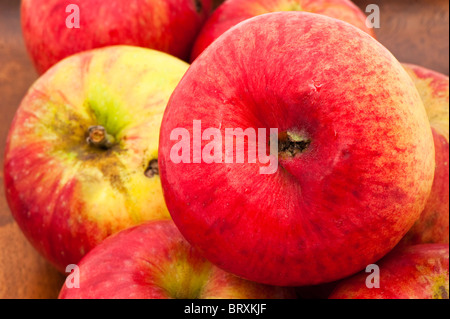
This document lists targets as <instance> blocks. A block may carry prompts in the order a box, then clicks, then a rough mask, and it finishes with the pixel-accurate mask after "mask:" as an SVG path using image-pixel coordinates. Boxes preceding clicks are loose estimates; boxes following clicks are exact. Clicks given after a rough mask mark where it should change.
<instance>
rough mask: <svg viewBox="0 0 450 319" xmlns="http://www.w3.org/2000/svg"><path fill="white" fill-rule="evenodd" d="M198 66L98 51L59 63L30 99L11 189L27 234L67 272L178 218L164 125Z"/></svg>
mask: <svg viewBox="0 0 450 319" xmlns="http://www.w3.org/2000/svg"><path fill="white" fill-rule="evenodd" d="M188 67H189V65H188V64H187V63H185V62H183V61H181V60H179V59H177V58H175V57H172V56H170V55H168V54H165V53H162V52H159V51H154V50H151V49H145V48H139V47H131V46H111V47H106V48H101V49H94V50H91V51H85V52H83V53H79V54H76V55H73V56H71V57H69V58H67V59H64V60H62V61H61V62H59V63H57V64H56V65H55V66H53V67H52V68H50V69H49V70H48V71H47V72H46V73H45V74H44V75H42V76H41V77H40V78H39V79H38V80H37V81H36V82H35V83H34V84H33V85H32V87H31V88H30V89H29V91H28V92H27V94H26V96H25V97H24V98H23V100H22V102H21V104H20V106H19V108H18V110H17V113H16V114H15V117H14V120H13V123H12V124H11V127H10V131H9V135H8V139H7V145H6V150H5V157H4V183H5V193H6V197H7V201H8V204H9V207H10V209H11V212H12V214H13V216H14V218H15V220H16V221H17V223H18V225H19V226H20V228H21V229H22V231H23V232H24V234H25V235H26V237H27V238H28V239H29V240H30V242H31V243H32V244H33V245H34V247H35V248H36V249H37V250H38V251H40V252H41V253H42V254H43V255H44V256H45V257H46V258H47V259H48V260H49V261H50V262H51V263H52V264H53V265H55V267H57V269H59V270H60V271H62V272H64V271H65V267H66V266H67V265H68V264H73V263H77V262H78V261H79V260H80V259H81V257H82V256H84V255H85V254H86V253H87V252H88V251H89V250H91V249H92V248H93V247H94V246H96V245H97V244H99V243H100V242H101V241H102V240H103V239H104V238H106V237H107V236H109V235H111V234H113V233H115V232H117V231H119V230H121V229H123V228H126V227H129V226H132V225H135V224H138V223H141V222H143V221H146V220H159V219H168V218H170V215H169V213H168V211H167V207H166V205H165V203H164V198H163V194H162V189H161V182H160V178H159V172H158V163H157V161H158V157H157V156H158V142H159V128H160V124H161V119H162V115H163V111H164V109H165V107H166V104H167V101H168V99H169V97H170V95H171V93H172V92H173V89H174V88H175V86H176V85H177V84H178V82H179V80H180V79H181V77H182V76H183V74H184V73H185V71H186V70H187V68H188Z"/></svg>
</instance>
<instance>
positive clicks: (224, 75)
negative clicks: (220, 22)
mask: <svg viewBox="0 0 450 319" xmlns="http://www.w3.org/2000/svg"><path fill="white" fill-rule="evenodd" d="M336 48H339V50H336ZM194 120H201V121H202V127H203V128H218V129H220V132H221V134H222V136H225V128H232V129H236V128H241V129H246V128H255V129H256V128H266V129H269V128H277V129H278V134H279V136H281V135H282V133H289V132H291V133H296V132H302V133H301V134H303V135H304V136H305V137H306V138H307V139H309V141H310V145H309V147H308V148H307V149H306V150H304V151H303V152H302V153H300V154H297V155H296V156H283V154H281V155H282V156H279V158H278V164H279V166H278V170H277V172H276V173H275V174H272V175H262V174H260V167H263V166H267V165H266V164H262V163H260V162H257V163H256V164H250V163H241V164H239V163H235V162H234V163H229V164H227V163H224V162H223V161H222V163H212V164H207V163H205V162H204V161H202V162H201V163H190V164H188V163H179V164H175V163H174V162H173V161H172V160H171V158H170V156H169V154H170V152H171V149H172V147H173V146H174V145H175V144H176V143H178V141H173V140H170V134H171V132H172V131H173V130H174V129H175V128H185V129H187V131H188V132H189V133H190V136H191V137H190V138H191V141H190V145H193V141H192V136H193V121H194ZM267 131H268V130H267ZM207 143H210V142H209V141H202V144H201V146H202V147H204V146H205V144H207ZM191 153H192V150H191ZM244 153H245V154H244V156H245V158H247V155H248V154H247V148H246V149H245V150H244ZM434 153H435V150H434V144H433V137H432V133H431V128H430V124H429V122H428V118H427V114H426V112H425V108H424V106H423V103H422V101H421V99H420V96H419V94H418V92H417V90H416V88H415V86H414V83H413V82H412V80H411V78H410V77H409V76H408V74H407V73H406V71H405V70H404V69H403V67H402V66H401V64H400V63H399V62H398V61H397V60H396V59H395V58H394V57H393V56H392V54H391V53H390V52H389V51H388V50H387V49H386V48H384V47H383V46H382V45H381V44H380V43H379V42H377V41H376V40H374V39H373V38H372V37H371V36H369V35H368V34H367V33H365V32H363V31H360V30H359V29H357V28H355V27H353V26H351V25H349V24H347V23H345V22H342V21H339V20H337V19H332V18H329V17H325V16H323V15H318V14H312V13H305V12H277V13H269V14H265V15H262V16H258V17H255V18H252V19H249V20H246V21H244V22H242V23H241V24H240V25H239V26H236V27H235V28H233V29H231V30H229V31H227V32H226V33H225V34H224V35H223V36H221V37H220V39H217V41H215V42H214V43H213V44H211V46H210V47H208V48H207V49H206V50H205V52H204V53H203V54H202V55H201V56H200V57H199V58H198V59H197V60H196V61H195V62H194V63H193V64H192V65H191V67H190V68H189V70H188V71H187V72H186V74H185V76H184V77H183V79H182V80H181V81H180V83H179V84H178V86H177V88H176V89H175V91H174V93H173V94H172V96H171V98H170V100H169V103H168V107H167V108H166V110H165V113H164V118H163V123H162V125H161V133H160V148H159V159H160V161H159V168H160V174H161V182H162V186H163V192H164V197H165V199H166V204H167V206H168V209H169V212H170V214H171V216H172V218H173V220H174V222H175V224H176V225H177V226H178V228H179V229H180V231H181V233H182V234H183V235H184V236H185V238H186V239H187V240H188V241H189V242H190V243H191V244H192V245H193V246H194V247H196V248H197V249H199V250H200V251H201V252H202V254H204V256H205V257H206V258H207V259H208V260H210V261H211V262H213V263H214V264H216V265H217V266H218V267H220V268H222V269H224V270H225V271H228V272H231V273H233V274H235V275H238V276H240V277H243V278H246V279H248V280H252V281H256V282H261V283H265V284H272V285H279V286H304V285H316V284H320V283H325V282H331V281H334V280H338V279H341V278H344V277H346V276H349V275H351V274H354V273H356V272H358V271H360V270H361V269H364V268H365V267H366V266H367V265H368V264H370V263H372V262H374V261H376V260H378V259H380V258H381V257H382V256H384V255H385V254H386V253H388V252H389V251H390V250H391V249H392V248H393V247H394V246H395V245H396V244H397V243H398V242H399V241H400V240H401V238H402V237H403V236H404V235H405V234H406V233H407V231H408V230H409V229H410V228H411V227H412V225H413V224H414V222H415V221H416V220H417V219H418V218H419V215H420V213H421V212H422V211H423V208H424V206H425V203H426V200H427V198H428V196H429V194H430V191H431V185H432V182H433V175H434V168H435V165H434ZM222 156H223V154H222ZM191 157H192V156H191ZM222 160H223V157H222ZM218 247H220V249H218Z"/></svg>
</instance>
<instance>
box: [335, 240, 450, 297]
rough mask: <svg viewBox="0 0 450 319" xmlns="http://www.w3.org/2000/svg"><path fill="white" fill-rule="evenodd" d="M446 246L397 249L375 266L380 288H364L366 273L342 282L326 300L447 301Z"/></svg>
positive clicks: (425, 245)
mask: <svg viewBox="0 0 450 319" xmlns="http://www.w3.org/2000/svg"><path fill="white" fill-rule="evenodd" d="M448 259H449V249H448V244H420V245H411V246H405V247H398V248H396V249H394V250H393V251H392V252H391V253H389V254H388V255H387V256H385V257H384V258H383V259H381V260H380V261H379V262H377V265H378V266H379V268H380V288H367V286H366V278H367V276H369V273H365V272H362V273H360V274H357V275H355V276H352V277H351V278H348V279H345V280H343V281H342V282H341V283H339V285H338V286H337V287H336V288H335V289H334V291H333V292H332V293H331V295H330V297H329V298H330V299H448V298H449V297H448V296H449V295H448V294H449V281H448V280H449V279H448V276H449V275H448V272H449V270H448V269H449V263H448Z"/></svg>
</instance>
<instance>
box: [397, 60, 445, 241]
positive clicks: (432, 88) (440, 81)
mask: <svg viewBox="0 0 450 319" xmlns="http://www.w3.org/2000/svg"><path fill="white" fill-rule="evenodd" d="M403 66H404V67H405V69H406V71H407V72H408V74H409V75H410V76H411V78H412V79H413V80H414V83H415V84H416V87H417V89H418V91H419V93H420V96H421V97H422V100H423V102H424V105H425V109H426V111H427V114H428V118H429V120H430V124H431V129H432V131H433V138H434V145H435V150H436V171H435V175H434V182H433V188H432V190H431V194H430V197H429V199H428V201H427V205H426V206H425V209H424V211H423V212H422V214H421V215H420V218H419V220H418V221H417V222H416V223H415V224H414V226H413V227H412V229H411V230H410V231H409V232H408V234H407V235H406V236H405V238H404V240H403V241H402V243H404V244H422V243H447V244H448V242H449V170H448V163H449V144H448V136H449V79H448V76H446V75H444V74H441V73H438V72H435V71H433V70H429V69H426V68H424V67H421V66H418V65H413V64H404V65H403Z"/></svg>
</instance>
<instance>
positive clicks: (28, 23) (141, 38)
mask: <svg viewBox="0 0 450 319" xmlns="http://www.w3.org/2000/svg"><path fill="white" fill-rule="evenodd" d="M73 5H76V6H77V7H78V9H73V8H75V7H73ZM211 6H212V3H211V0H158V1H150V0H130V1H123V0H108V1H103V0H82V1H81V0H24V1H22V10H21V19H22V30H23V35H24V38H25V44H26V46H27V49H28V52H29V54H30V56H31V59H32V61H33V63H34V65H35V67H36V69H37V71H38V72H39V73H40V74H42V73H44V71H46V70H47V69H48V68H49V67H51V66H52V65H53V64H55V63H56V62H58V61H60V60H61V59H63V58H65V57H67V56H69V55H72V54H75V53H78V52H81V51H85V50H89V49H94V48H99V47H105V46H109V45H117V44H126V45H134V46H140V47H146V48H150V49H155V50H159V51H163V52H166V53H169V54H171V55H174V56H176V57H178V58H180V59H183V60H186V61H187V60H188V59H189V55H190V52H191V49H192V45H193V43H194V41H195V38H196V36H197V34H198V32H199V31H200V28H201V26H202V25H203V23H204V22H205V21H206V18H207V17H208V15H209V14H210V11H211ZM76 14H78V16H79V28H76V27H73V25H74V22H75V21H76V18H75V16H74V15H76Z"/></svg>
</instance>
